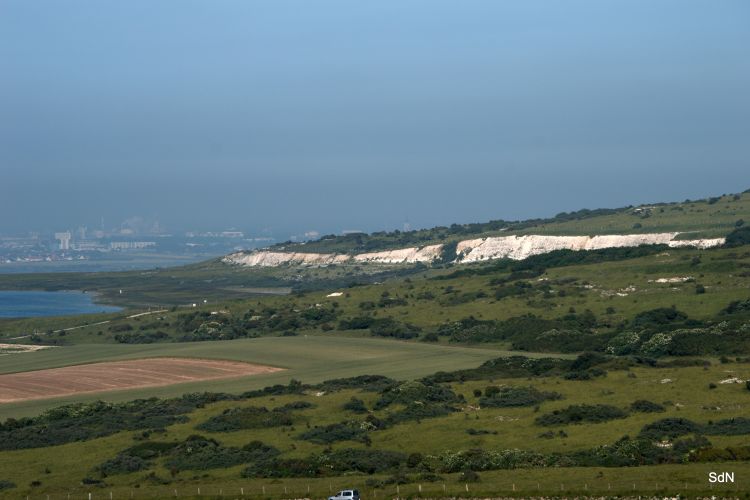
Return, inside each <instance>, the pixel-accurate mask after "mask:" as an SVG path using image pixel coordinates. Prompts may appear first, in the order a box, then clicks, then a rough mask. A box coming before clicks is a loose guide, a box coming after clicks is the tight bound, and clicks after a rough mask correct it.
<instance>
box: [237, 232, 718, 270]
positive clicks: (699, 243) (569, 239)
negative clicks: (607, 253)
mask: <svg viewBox="0 0 750 500" xmlns="http://www.w3.org/2000/svg"><path fill="white" fill-rule="evenodd" d="M677 234H678V233H651V234H624V235H617V234H608V235H601V236H542V235H524V236H500V237H492V238H478V239H473V240H464V241H461V242H459V243H458V245H457V246H456V262H458V263H469V262H481V261H485V260H492V259H513V260H522V259H525V258H527V257H531V256H532V255H539V254H543V253H548V252H552V251H554V250H598V249H602V248H617V247H636V246H639V245H659V244H661V245H668V246H670V247H672V248H681V247H696V248H711V247H716V246H719V245H722V244H724V238H714V239H702V240H675V239H674V238H675V236H677ZM442 250H443V245H428V246H425V247H421V248H418V247H412V248H400V249H397V250H386V251H383V252H369V253H361V254H356V255H345V254H335V253H303V252H278V251H270V250H257V251H253V252H248V253H245V252H238V253H233V254H231V255H227V256H226V257H224V259H223V262H225V263H227V264H234V265H241V266H248V267H276V266H282V265H303V266H327V265H332V264H346V263H376V264H413V263H417V262H423V263H430V262H433V261H434V260H436V259H437V258H438V257H440V253H441V251H442Z"/></svg>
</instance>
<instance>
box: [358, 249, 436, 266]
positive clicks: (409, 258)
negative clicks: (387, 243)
mask: <svg viewBox="0 0 750 500" xmlns="http://www.w3.org/2000/svg"><path fill="white" fill-rule="evenodd" d="M442 249H443V245H429V246H426V247H422V248H401V249H399V250H389V251H386V252H371V253H361V254H358V255H355V256H354V260H355V261H357V262H381V263H385V264H398V263H402V262H404V263H415V262H432V261H433V260H435V259H437V258H438V257H440V251H441V250H442Z"/></svg>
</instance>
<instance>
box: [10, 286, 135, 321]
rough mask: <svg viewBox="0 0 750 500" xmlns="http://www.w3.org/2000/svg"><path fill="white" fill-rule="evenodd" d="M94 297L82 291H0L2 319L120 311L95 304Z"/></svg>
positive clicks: (117, 308) (116, 308)
mask: <svg viewBox="0 0 750 500" xmlns="http://www.w3.org/2000/svg"><path fill="white" fill-rule="evenodd" d="M93 298H94V296H93V295H92V294H89V293H83V292H80V291H62V292H44V291H11V290H0V318H29V317H39V316H67V315H71V314H91V313H101V312H115V311H119V310H120V308H119V307H115V306H106V305H102V304H95V303H94V301H93Z"/></svg>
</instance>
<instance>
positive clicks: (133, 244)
mask: <svg viewBox="0 0 750 500" xmlns="http://www.w3.org/2000/svg"><path fill="white" fill-rule="evenodd" d="M155 246H156V242H155V241H113V242H111V243H110V244H109V248H110V249H112V250H139V249H142V248H149V247H155Z"/></svg>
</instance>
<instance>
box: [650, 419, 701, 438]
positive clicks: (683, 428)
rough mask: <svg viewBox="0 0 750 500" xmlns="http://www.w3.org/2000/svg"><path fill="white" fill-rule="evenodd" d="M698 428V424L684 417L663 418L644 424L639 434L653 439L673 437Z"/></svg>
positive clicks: (692, 432) (695, 431)
mask: <svg viewBox="0 0 750 500" xmlns="http://www.w3.org/2000/svg"><path fill="white" fill-rule="evenodd" d="M700 429H701V427H700V425H698V424H696V423H695V422H693V421H691V420H688V419H686V418H663V419H661V420H657V421H656V422H652V423H650V424H647V425H645V426H644V427H643V429H641V432H640V434H639V436H640V437H643V438H647V439H651V440H654V441H656V440H660V439H674V438H676V437H679V436H684V435H686V434H694V433H697V432H699V431H700Z"/></svg>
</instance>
